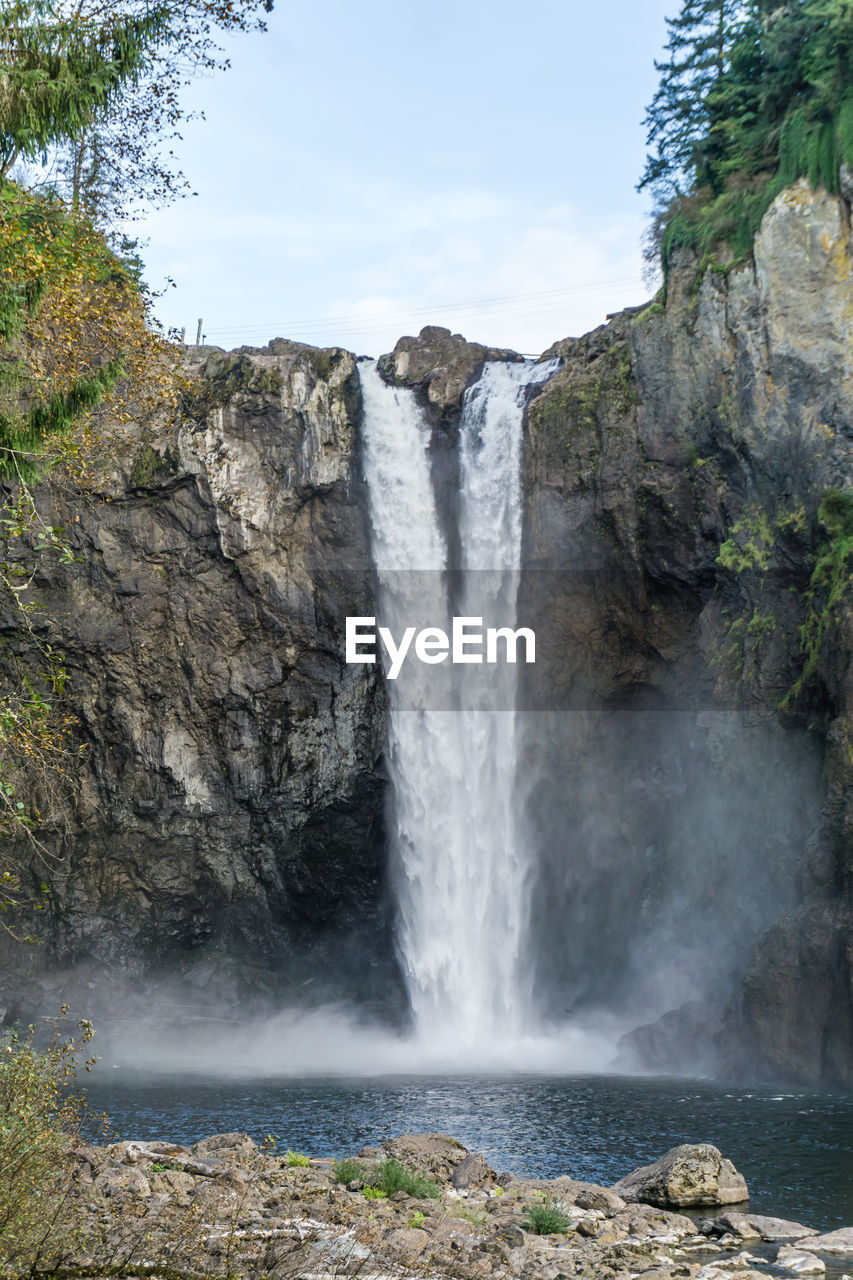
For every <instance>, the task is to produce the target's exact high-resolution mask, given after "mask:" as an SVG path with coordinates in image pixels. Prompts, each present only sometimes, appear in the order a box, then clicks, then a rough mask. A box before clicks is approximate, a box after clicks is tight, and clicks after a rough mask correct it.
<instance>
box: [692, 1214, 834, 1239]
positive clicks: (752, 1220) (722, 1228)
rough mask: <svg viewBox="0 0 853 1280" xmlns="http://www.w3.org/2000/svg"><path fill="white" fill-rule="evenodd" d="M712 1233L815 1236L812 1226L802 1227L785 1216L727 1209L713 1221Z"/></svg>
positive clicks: (751, 1236)
mask: <svg viewBox="0 0 853 1280" xmlns="http://www.w3.org/2000/svg"><path fill="white" fill-rule="evenodd" d="M713 1229H714V1233H715V1234H717V1235H723V1233H724V1232H727V1231H729V1232H731V1233H732V1234H733V1235H736V1236H740V1237H741V1238H742V1239H744V1240H767V1241H778V1240H804V1239H805V1238H806V1236H816V1235H817V1234H818V1233H817V1231H815V1229H814V1227H804V1226H803V1224H802V1223H801V1222H788V1221H787V1220H786V1219H785V1218H769V1217H767V1216H766V1215H765V1214H760V1213H737V1212H734V1211H731V1210H730V1211H729V1212H728V1213H722V1214H720V1216H719V1218H715V1219H714V1222H713Z"/></svg>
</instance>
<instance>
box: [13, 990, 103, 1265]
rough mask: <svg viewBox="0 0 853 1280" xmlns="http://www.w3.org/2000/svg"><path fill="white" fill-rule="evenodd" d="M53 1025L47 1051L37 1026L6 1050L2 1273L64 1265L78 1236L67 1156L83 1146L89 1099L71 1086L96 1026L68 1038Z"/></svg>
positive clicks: (83, 1025)
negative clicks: (85, 1104)
mask: <svg viewBox="0 0 853 1280" xmlns="http://www.w3.org/2000/svg"><path fill="white" fill-rule="evenodd" d="M63 1013H64V1011H63ZM55 1027H56V1034H55V1035H54V1038H53V1040H52V1041H51V1043H49V1045H48V1046H47V1048H39V1047H38V1046H37V1044H36V1042H35V1034H34V1030H33V1029H32V1028H31V1029H30V1032H29V1034H28V1035H26V1036H25V1037H24V1038H23V1039H22V1038H20V1037H19V1036H18V1035H17V1034H12V1035H9V1036H7V1037H6V1039H5V1040H4V1041H3V1042H2V1044H0V1273H2V1274H4V1275H6V1274H9V1273H10V1272H20V1271H33V1272H34V1271H36V1270H39V1271H41V1270H44V1271H46V1270H49V1269H51V1268H52V1267H56V1266H58V1265H59V1264H60V1263H61V1262H62V1260H63V1258H64V1257H65V1256H66V1254H67V1251H68V1249H69V1247H73V1244H74V1243H75V1236H77V1235H78V1234H79V1233H78V1232H77V1231H76V1230H75V1228H74V1223H73V1217H72V1201H71V1198H70V1190H71V1183H70V1178H69V1173H68V1167H67V1163H66V1157H67V1154H68V1152H69V1150H70V1149H71V1148H72V1147H74V1146H77V1145H79V1143H80V1141H81V1138H80V1123H81V1119H82V1112H83V1099H82V1097H81V1095H80V1094H79V1093H78V1092H77V1091H76V1090H75V1089H74V1087H73V1086H74V1081H75V1078H76V1070H77V1067H78V1064H79V1062H80V1055H81V1052H82V1050H83V1048H84V1046H85V1045H87V1044H88V1043H89V1041H90V1040H91V1038H92V1028H91V1026H90V1024H88V1023H86V1022H80V1023H79V1024H78V1035H77V1037H76V1038H74V1037H67V1036H63V1034H62V1033H61V1032H60V1031H59V1030H58V1020H57V1023H56V1024H55ZM89 1065H90V1064H89V1063H87V1064H86V1066H87V1068H88V1066H89ZM76 1242H77V1243H79V1240H77V1241H76Z"/></svg>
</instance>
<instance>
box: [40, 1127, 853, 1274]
mask: <svg viewBox="0 0 853 1280" xmlns="http://www.w3.org/2000/svg"><path fill="white" fill-rule="evenodd" d="M71 1162H72V1165H71V1169H72V1172H71V1180H70V1183H69V1194H68V1201H69V1204H73V1206H74V1208H75V1211H76V1216H77V1219H78V1228H77V1232H76V1235H75V1239H76V1240H78V1241H79V1244H77V1245H76V1246H75V1245H73V1244H72V1246H71V1247H70V1253H69V1257H68V1259H67V1262H66V1265H65V1266H63V1267H62V1268H61V1270H62V1271H63V1272H65V1273H67V1274H76V1275H78V1276H85V1275H88V1274H91V1275H94V1274H98V1275H103V1274H105V1273H109V1274H122V1275H129V1276H132V1275H162V1276H164V1277H170V1278H173V1277H174V1278H176V1277H184V1276H185V1277H192V1278H196V1277H203V1276H229V1277H230V1276H241V1277H242V1276H247V1277H248V1276H258V1277H261V1276H269V1277H278V1276H282V1277H294V1278H295V1277H300V1278H302V1277H304V1278H305V1280H309V1277H310V1280H327V1278H328V1277H333V1276H339V1275H346V1276H351V1275H361V1276H363V1277H364V1278H365V1280H367V1278H368V1277H369V1278H370V1280H380V1277H381V1280H386V1277H387V1278H388V1280H391V1278H393V1277H396V1278H402V1277H409V1276H412V1277H414V1276H430V1277H444V1276H455V1277H461V1276H466V1277H467V1276H472V1277H492V1276H494V1277H496V1278H500V1280H504V1278H506V1280H509V1278H510V1277H518V1278H519V1280H562V1277H570V1276H587V1277H596V1280H635V1277H638V1276H642V1277H643V1278H644V1280H761V1277H762V1276H767V1275H768V1274H770V1275H777V1276H788V1277H790V1276H793V1275H806V1276H811V1275H814V1276H818V1275H824V1274H825V1273H826V1272H827V1268H829V1272H830V1274H831V1275H832V1276H841V1275H842V1274H843V1273H844V1272H853V1227H848V1228H844V1229H842V1230H838V1231H833V1232H830V1233H828V1234H821V1233H819V1232H818V1231H816V1230H815V1229H813V1228H811V1227H808V1226H804V1225H802V1224H801V1223H797V1222H788V1221H785V1220H783V1219H779V1218H772V1217H767V1216H762V1215H756V1214H752V1213H750V1212H749V1206H748V1199H747V1197H748V1190H747V1186H746V1182H745V1180H744V1179H743V1177H742V1176H741V1174H739V1173H738V1172H737V1170H736V1169H735V1168H734V1166H733V1165H732V1164H731V1162H730V1161H728V1160H726V1159H725V1158H724V1157H723V1156H722V1155H721V1153H720V1152H719V1151H718V1150H717V1149H716V1148H715V1147H712V1146H709V1145H707V1144H696V1145H689V1146H681V1147H676V1148H673V1150H672V1151H670V1152H667V1153H666V1155H664V1156H662V1157H661V1159H660V1160H658V1161H657V1162H656V1163H655V1164H653V1165H649V1166H647V1167H645V1168H643V1169H639V1170H636V1171H635V1172H634V1173H632V1174H630V1175H629V1176H628V1177H626V1178H624V1179H622V1181H621V1182H619V1183H617V1184H616V1185H615V1186H613V1187H601V1186H597V1185H594V1184H592V1183H585V1182H578V1181H575V1180H574V1179H572V1178H571V1177H569V1176H565V1177H558V1178H554V1179H550V1180H541V1179H529V1178H519V1177H516V1176H514V1175H513V1174H512V1173H505V1172H497V1171H495V1170H493V1169H491V1168H490V1167H489V1165H488V1164H487V1163H486V1161H485V1159H484V1158H483V1157H482V1156H480V1155H477V1154H474V1153H471V1152H469V1151H467V1150H466V1148H465V1147H463V1146H462V1145H461V1143H458V1142H456V1141H455V1140H454V1139H452V1138H448V1137H445V1136H444V1135H440V1134H418V1135H408V1136H404V1137H399V1138H394V1139H391V1140H389V1141H387V1142H384V1143H383V1144H382V1145H381V1146H380V1147H375V1148H374V1147H371V1148H364V1149H363V1150H361V1151H360V1152H359V1153H358V1154H357V1155H356V1156H355V1157H353V1158H351V1159H346V1160H337V1161H334V1160H330V1159H317V1158H312V1157H309V1156H307V1155H303V1154H301V1153H294V1152H290V1151H288V1152H282V1151H280V1150H279V1149H278V1146H277V1145H276V1143H275V1141H274V1140H272V1139H271V1140H269V1141H268V1142H267V1143H266V1144H264V1145H263V1146H258V1145H257V1144H256V1143H255V1142H254V1141H253V1139H252V1138H251V1137H250V1136H249V1135H248V1134H245V1133H231V1134H220V1135H217V1136H215V1137H211V1138H206V1139H204V1140H203V1141H201V1142H197V1143H195V1145H193V1146H191V1147H187V1146H182V1145H180V1144H178V1143H172V1142H165V1141H163V1142H161V1141H150V1142H131V1141H128V1142H119V1143H113V1144H111V1145H107V1146H83V1147H78V1148H76V1149H75V1150H74V1151H73V1152H72V1153H71ZM389 1175H393V1177H392V1179H391V1181H390V1182H389ZM398 1184H399V1189H398V1190H396V1191H394V1190H393V1186H394V1185H398ZM383 1186H384V1187H390V1188H392V1189H391V1190H390V1191H389V1190H383V1189H382V1187H383ZM413 1192H414V1194H412V1193H413ZM846 1280H849V1277H847V1278H846Z"/></svg>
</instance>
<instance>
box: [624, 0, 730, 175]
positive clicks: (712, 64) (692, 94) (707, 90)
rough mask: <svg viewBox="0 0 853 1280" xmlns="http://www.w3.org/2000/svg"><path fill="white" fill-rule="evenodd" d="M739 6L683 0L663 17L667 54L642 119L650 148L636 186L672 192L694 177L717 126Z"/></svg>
mask: <svg viewBox="0 0 853 1280" xmlns="http://www.w3.org/2000/svg"><path fill="white" fill-rule="evenodd" d="M742 10H743V5H742V4H741V3H739V2H738V0H683V3H682V6H681V11H680V12H679V14H678V15H677V17H675V18H668V19H667V27H668V28H669V41H668V43H667V45H666V51H667V53H668V54H669V58H668V59H667V61H666V62H656V63H655V67H656V69H657V70H658V71H659V72H660V75H661V80H660V85H659V87H658V90H657V93H656V94H655V96H654V99H653V100H652V102H651V105H650V106H649V108H648V110H647V112H646V118H645V122H644V123H645V125H646V127H647V129H648V138H647V141H648V145H649V147H651V148H653V150H652V152H651V153H650V154H649V155H648V157H647V161H646V170H645V173H644V174H643V177H642V179H641V181H640V183H639V189H640V190H642V189H643V188H644V187H651V188H652V189H653V190H654V191H655V192H656V194H657V195H658V196H664V197H665V198H672V197H673V196H675V195H677V194H678V193H679V192H680V191H681V190H682V188H683V187H684V185H685V184H686V183H689V182H690V181H691V180H692V178H693V176H694V171H695V168H696V166H697V163H698V162H699V156H700V151H699V148H700V144H702V143H705V144H706V145H707V143H708V140H709V138H710V137H711V136H712V135H713V133H714V132H715V130H717V129H718V128H719V122H718V119H717V116H718V111H717V109H716V108H715V98H714V91H715V89H716V88H717V87H719V86H720V85H721V84H722V82H723V79H724V77H725V75H726V72H727V69H728V62H729V57H730V53H731V49H732V46H733V44H734V43H735V41H736V38H737V35H738V33H739V31H740V25H741V22H742V18H743V13H742Z"/></svg>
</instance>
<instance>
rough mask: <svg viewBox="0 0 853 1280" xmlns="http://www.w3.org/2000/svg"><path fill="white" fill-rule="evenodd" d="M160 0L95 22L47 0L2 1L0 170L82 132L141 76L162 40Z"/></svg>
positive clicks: (163, 17)
mask: <svg viewBox="0 0 853 1280" xmlns="http://www.w3.org/2000/svg"><path fill="white" fill-rule="evenodd" d="M167 16H168V10H167V8H166V7H165V5H161V6H158V7H154V8H151V9H149V10H148V11H147V12H144V13H141V14H131V15H127V16H124V17H118V18H115V17H111V18H107V19H106V20H104V21H103V22H100V23H93V22H87V21H85V20H81V19H80V18H79V17H76V16H75V17H62V16H61V14H60V13H58V12H57V10H56V8H55V7H54V6H52V5H51V4H50V3H49V2H48V0H12V2H11V3H5V4H0V175H2V176H5V175H6V174H7V173H8V171H9V169H10V168H11V166H12V164H13V163H14V162H15V160H16V159H18V158H19V157H22V158H25V159H28V160H37V159H41V160H42V161H44V160H45V159H46V158H47V154H48V152H49V151H50V149H51V148H52V147H55V146H57V145H59V144H62V143H64V142H68V141H73V140H75V139H78V138H80V137H81V136H82V135H83V134H84V133H85V132H86V130H87V129H88V128H90V127H91V124H92V121H93V119H95V118H96V117H97V116H98V115H106V114H107V113H108V112H109V110H110V108H111V106H112V104H113V103H114V101H115V100H116V99H117V98H118V96H119V95H120V93H121V90H122V88H123V86H125V85H127V84H128V82H131V81H133V80H135V79H137V78H138V77H139V74H140V72H141V70H142V68H143V66H144V65H145V60H146V56H147V55H148V53H149V50H150V49H151V48H152V47H153V46H155V45H156V44H157V43H158V42H159V41H160V40H162V39H163V37H164V34H165V31H166V19H167Z"/></svg>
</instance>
